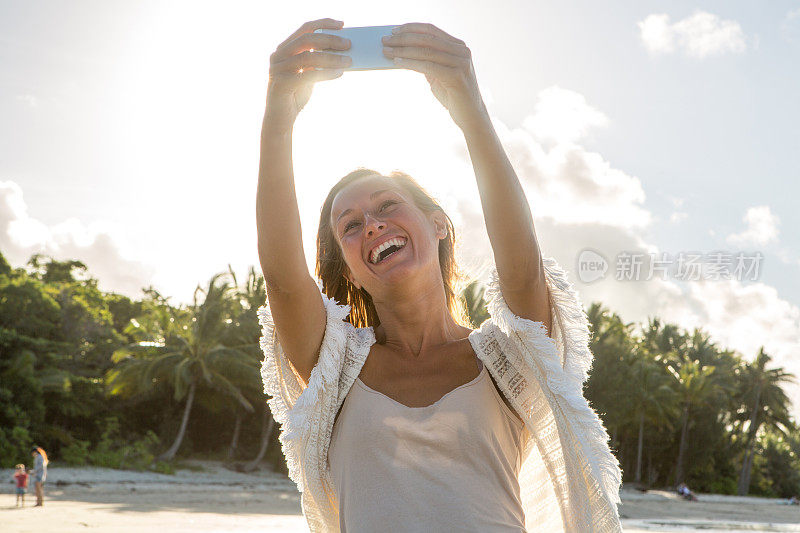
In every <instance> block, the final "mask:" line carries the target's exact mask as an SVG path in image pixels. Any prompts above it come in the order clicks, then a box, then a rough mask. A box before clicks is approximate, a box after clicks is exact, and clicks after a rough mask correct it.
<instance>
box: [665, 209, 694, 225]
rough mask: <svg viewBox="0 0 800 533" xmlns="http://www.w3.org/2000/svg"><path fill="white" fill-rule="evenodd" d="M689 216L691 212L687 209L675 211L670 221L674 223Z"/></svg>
mask: <svg viewBox="0 0 800 533" xmlns="http://www.w3.org/2000/svg"><path fill="white" fill-rule="evenodd" d="M688 217H689V214H688V213H686V212H685V211H674V212H673V213H672V214H671V215H670V216H669V221H670V222H672V223H673V224H677V223H678V222H680V221H681V220H686V219H687V218H688Z"/></svg>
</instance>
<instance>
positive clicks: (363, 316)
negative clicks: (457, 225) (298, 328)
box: [316, 167, 471, 328]
mask: <svg viewBox="0 0 800 533" xmlns="http://www.w3.org/2000/svg"><path fill="white" fill-rule="evenodd" d="M369 176H382V174H381V173H379V172H376V171H374V170H371V169H368V168H364V167H360V168H358V169H357V170H354V171H353V172H350V173H349V174H347V175H346V176H344V177H343V178H342V179H340V180H339V181H338V182H337V183H336V185H334V186H333V187H332V188H331V190H330V192H328V196H327V197H326V198H325V202H323V204H322V210H321V213H320V217H319V229H318V230H317V264H316V275H317V277H318V278H320V279H321V280H322V292H324V293H325V295H326V296H328V298H333V299H334V300H336V301H337V302H339V303H347V304H348V305H350V314H349V315H348V317H347V320H348V321H349V322H350V323H351V324H353V325H354V326H355V327H357V328H362V327H369V326H372V327H376V326H379V325H380V318H378V313H377V311H376V310H375V305H374V304H373V302H372V297H371V296H370V295H369V293H367V291H366V290H364V288H363V287H362V288H360V289H359V288H357V287H356V286H355V285H353V284H352V283H351V282H350V280H348V279H347V277H346V276H345V273H346V272H347V265H346V264H345V261H344V256H343V255H342V250H341V248H340V246H339V243H338V241H337V240H336V236H335V234H334V232H333V227H332V226H331V208H332V207H333V199H334V198H335V197H336V195H337V194H338V193H339V191H341V190H342V189H344V188H345V187H347V186H348V185H350V184H351V183H353V182H354V181H356V180H358V179H361V178H366V177H369ZM383 177H385V178H389V179H391V180H394V182H395V183H396V184H397V185H398V186H399V187H400V188H401V189H402V190H403V191H405V192H407V193H408V194H410V195H411V198H412V200H413V201H414V204H415V205H416V206H417V207H418V208H419V209H420V210H422V211H423V212H424V213H426V214H427V213H432V212H434V211H440V212H441V213H442V214H443V215H444V217H445V220H446V222H445V224H446V226H447V237H445V238H444V239H441V240H440V241H439V268H440V269H441V272H442V281H443V284H444V293H445V297H446V298H447V308H448V310H449V311H450V316H452V317H453V319H454V320H455V321H456V323H458V324H460V325H462V326H466V327H471V324H470V321H469V318H468V317H467V314H466V311H465V307H464V302H463V301H462V298H461V297H460V295H459V294H458V293H457V292H456V291H457V287H458V286H459V285H460V284H461V282H462V280H463V278H462V276H461V273H460V271H459V269H458V265H457V264H456V260H455V238H456V234H455V229H454V228H453V222H452V221H451V220H450V217H449V216H447V213H445V212H444V209H442V207H441V206H440V205H439V203H438V202H437V201H436V200H435V199H434V198H433V197H432V196H431V195H430V194H429V193H428V192H427V191H426V190H425V189H423V188H422V186H420V184H419V183H417V181H416V180H415V179H414V178H412V177H411V176H409V175H408V174H406V173H405V172H400V171H398V170H395V171H394V172H392V173H390V174H389V175H388V176H383Z"/></svg>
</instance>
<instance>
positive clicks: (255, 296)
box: [228, 266, 275, 471]
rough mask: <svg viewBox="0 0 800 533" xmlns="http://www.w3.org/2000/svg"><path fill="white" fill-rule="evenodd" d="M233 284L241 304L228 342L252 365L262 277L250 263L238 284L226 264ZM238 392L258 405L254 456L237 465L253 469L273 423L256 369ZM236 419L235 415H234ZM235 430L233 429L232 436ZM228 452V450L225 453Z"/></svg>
mask: <svg viewBox="0 0 800 533" xmlns="http://www.w3.org/2000/svg"><path fill="white" fill-rule="evenodd" d="M228 269H229V271H230V273H231V277H232V278H233V280H234V284H235V286H236V287H237V298H238V300H239V302H240V304H241V307H240V311H241V312H240V313H239V314H238V315H237V316H236V317H235V318H234V321H233V325H234V326H235V328H234V329H233V330H232V333H234V337H233V338H232V339H231V343H232V345H236V346H239V347H240V348H241V349H242V350H243V351H245V352H246V353H247V354H248V355H250V356H251V357H252V361H253V363H254V364H256V365H260V363H261V359H262V358H263V354H262V353H261V348H260V346H259V340H260V338H261V324H260V323H259V322H258V315H257V314H256V311H257V310H258V308H259V307H260V306H262V305H263V304H264V302H265V301H266V299H267V289H266V284H265V283H264V277H263V276H261V275H260V274H258V273H257V272H256V270H255V268H254V267H252V266H251V267H250V270H249V271H248V274H247V280H246V281H245V283H244V284H243V285H242V286H240V285H239V284H238V283H237V282H236V274H235V273H234V272H233V269H231V268H230V266H228ZM242 393H243V394H245V395H246V396H247V397H248V398H251V399H252V401H253V403H255V404H257V405H260V406H261V408H262V413H261V443H260V445H259V448H258V452H257V453H256V456H255V457H254V458H253V459H252V460H250V461H248V462H247V463H246V464H245V465H244V466H242V467H241V468H242V469H243V470H244V471H251V470H255V469H256V468H257V467H258V464H259V463H260V462H261V460H262V459H263V458H264V455H266V452H267V450H268V448H269V442H270V438H271V436H272V430H273V428H274V426H275V419H274V418H273V417H272V413H270V411H269V406H268V404H267V401H266V395H265V394H264V390H263V384H262V383H261V376H260V374H258V373H257V372H256V373H254V374H253V380H252V381H250V382H249V384H248V386H246V387H243V389H242ZM237 420H238V419H237ZM235 435H236V432H235V431H234V438H235ZM231 455H232V454H231V453H229V456H231Z"/></svg>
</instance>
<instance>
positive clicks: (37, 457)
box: [31, 446, 49, 507]
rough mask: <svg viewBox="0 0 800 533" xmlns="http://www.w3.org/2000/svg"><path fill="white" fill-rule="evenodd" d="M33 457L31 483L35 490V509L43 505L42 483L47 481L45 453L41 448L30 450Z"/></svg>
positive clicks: (35, 447)
mask: <svg viewBox="0 0 800 533" xmlns="http://www.w3.org/2000/svg"><path fill="white" fill-rule="evenodd" d="M31 456H32V457H33V475H32V477H33V482H34V487H35V490H36V507H41V506H43V505H44V482H45V480H46V479H47V463H48V462H49V461H48V460H47V453H45V451H44V449H43V448H42V447H41V446H34V447H33V449H31Z"/></svg>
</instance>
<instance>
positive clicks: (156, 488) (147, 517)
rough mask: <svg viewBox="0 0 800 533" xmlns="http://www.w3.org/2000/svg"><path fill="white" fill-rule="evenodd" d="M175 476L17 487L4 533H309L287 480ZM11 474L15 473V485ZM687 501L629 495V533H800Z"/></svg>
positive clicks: (720, 501) (749, 502) (799, 525)
mask: <svg viewBox="0 0 800 533" xmlns="http://www.w3.org/2000/svg"><path fill="white" fill-rule="evenodd" d="M195 464H196V465H197V466H198V467H202V469H203V470H202V471H194V470H179V471H178V472H177V473H176V474H175V475H164V474H155V473H151V472H129V471H120V470H110V469H104V468H58V467H54V468H51V469H50V471H49V472H48V480H47V481H48V482H47V483H46V485H45V495H46V499H45V505H44V507H36V508H34V507H32V505H33V503H35V498H34V497H33V494H32V491H29V493H28V495H27V497H26V507H25V508H24V509H17V508H15V507H14V499H15V496H14V494H13V486H12V484H11V483H10V482H9V483H5V484H3V488H2V492H0V529H2V531H4V532H15V533H16V532H19V533H22V532H31V533H34V532H42V531H53V532H55V531H58V532H64V533H69V532H78V531H80V532H86V531H114V532H120V533H128V532H130V533H133V532H141V531H146V530H152V531H174V532H184V531H185V532H190V531H191V532H195V533H196V532H212V531H214V532H221V531H235V532H237V533H242V532H250V531H270V532H272V531H276V532H295V531H296V532H303V531H307V528H306V526H305V521H304V520H303V517H302V515H301V512H300V494H299V493H298V492H297V490H296V489H295V486H294V484H293V483H292V482H291V480H290V479H288V478H287V477H286V476H284V475H282V474H277V473H273V472H266V471H261V472H256V473H252V474H244V473H239V472H233V471H230V470H227V469H225V468H224V467H223V466H222V465H220V464H218V463H213V462H202V463H195ZM10 476H11V473H10V472H9V479H10ZM699 497H700V500H701V501H699V502H685V501H683V500H681V499H679V498H678V497H677V495H674V494H671V493H669V492H662V491H650V492H647V493H641V492H638V491H633V490H627V489H625V490H623V492H622V500H623V504H622V506H621V508H620V513H621V516H622V517H623V526H624V528H625V531H632V532H637V531H692V530H702V531H798V532H800V506H789V505H786V501H785V500H779V499H768V498H740V497H735V496H719V495H706V494H700V495H699Z"/></svg>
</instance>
